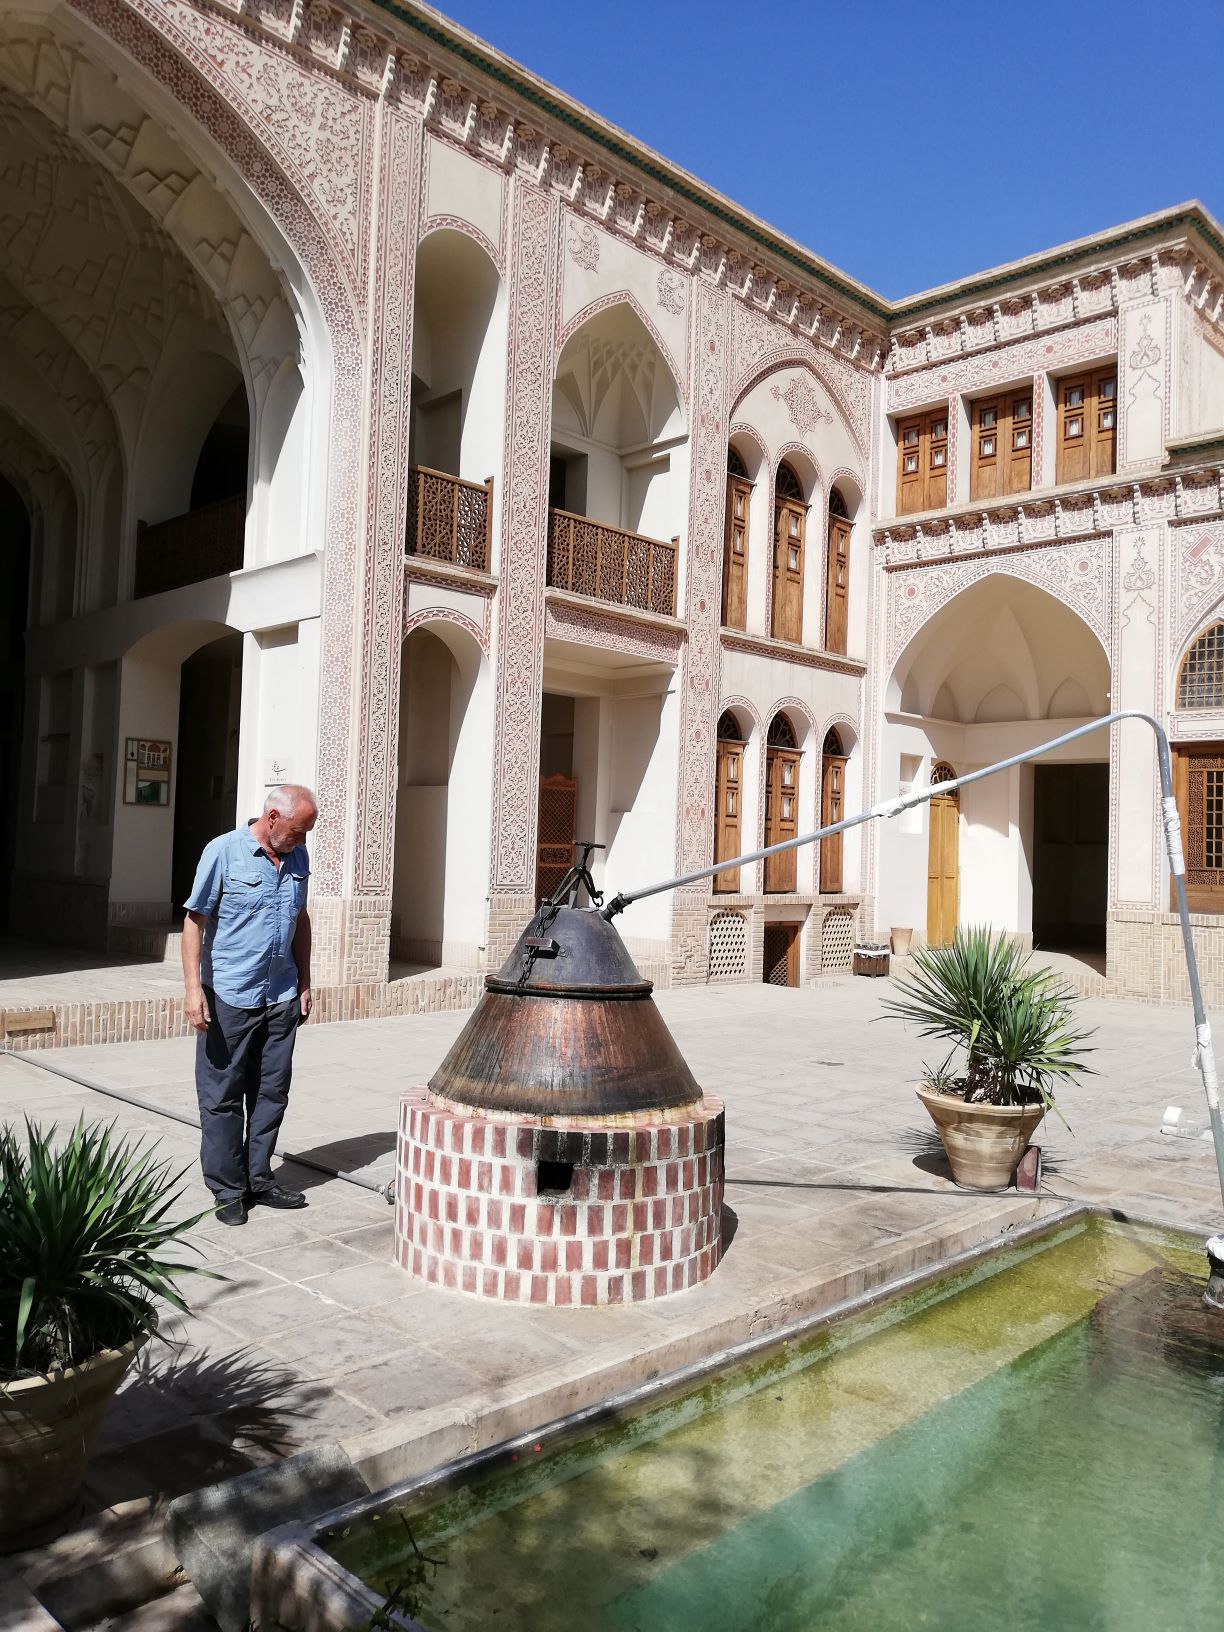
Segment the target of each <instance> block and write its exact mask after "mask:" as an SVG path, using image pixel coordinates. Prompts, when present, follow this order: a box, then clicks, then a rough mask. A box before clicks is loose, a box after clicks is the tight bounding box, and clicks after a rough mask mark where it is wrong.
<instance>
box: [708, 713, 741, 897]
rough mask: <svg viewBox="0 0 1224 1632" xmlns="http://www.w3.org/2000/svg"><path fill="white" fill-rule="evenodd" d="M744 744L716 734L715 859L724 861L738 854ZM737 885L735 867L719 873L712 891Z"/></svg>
mask: <svg viewBox="0 0 1224 1632" xmlns="http://www.w3.org/2000/svg"><path fill="white" fill-rule="evenodd" d="M743 782H744V745H743V743H742V742H733V741H730V740H729V739H726V738H723V737H722V736H720V737H719V741H718V768H717V773H716V776H715V785H714V800H715V803H714V860H715V861H726V860H727V859H728V857H730V856H738V855H740V854H741V852H742V849H743V846H742V845H741V844H740V809H741V805H742V800H743ZM739 887H740V873H739V868H738V867H732V868H729V869H728V870H727V872H725V873H719V874H718V875H717V876H716V878H715V880H714V891H715V893H716V894H719V895H722V894H726V893H728V892H730V893H735V892H736V891H737V890H738V889H739Z"/></svg>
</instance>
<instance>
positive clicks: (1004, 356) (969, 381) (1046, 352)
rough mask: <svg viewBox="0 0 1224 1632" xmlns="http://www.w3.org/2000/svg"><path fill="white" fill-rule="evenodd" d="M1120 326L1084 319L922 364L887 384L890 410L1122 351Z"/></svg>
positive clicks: (1113, 320) (1105, 320)
mask: <svg viewBox="0 0 1224 1632" xmlns="http://www.w3.org/2000/svg"><path fill="white" fill-rule="evenodd" d="M1117 344H1118V324H1117V319H1116V318H1114V317H1113V316H1110V317H1103V318H1099V319H1098V320H1097V321H1096V322H1094V323H1085V324H1083V325H1082V326H1081V327H1080V328H1078V329H1069V330H1067V331H1066V332H1065V333H1063V334H1057V335H1051V336H1050V337H1049V338H1046V337H1045V336H1044V335H1038V336H1034V337H1033V338H1032V339H1030V340H1017V341H1013V342H1012V344H1011V345H1006V346H1000V347H998V348H997V349H996V350H993V351H986V352H981V353H978V354H977V355H975V356H972V357H963V358H961V359H960V360H959V361H957V362H954V363H947V364H945V365H943V366H940V365H935V366H933V367H931V368H920V369H917V370H915V371H914V372H913V373H907V374H904V375H901V376H900V377H897V376H895V375H894V376H892V377H890V379H889V382H888V406H889V408H891V409H900V408H913V407H920V406H921V405H922V404H923V403H926V402H929V401H931V400H932V398H933V397H936V396H939V395H941V394H942V393H943V392H945V391H948V392H953V391H964V390H977V389H978V388H980V387H984V386H988V385H990V384H991V383H992V381H994V380H998V381H1000V382H1001V383H1006V382H1008V381H1012V380H1016V379H1018V378H1020V377H1021V376H1022V375H1025V374H1036V373H1038V372H1039V371H1041V370H1043V369H1049V368H1061V367H1063V365H1064V364H1066V363H1074V362H1079V361H1080V360H1081V359H1083V358H1092V357H1098V356H1104V355H1106V354H1108V353H1109V352H1111V351H1114V350H1116V349H1117Z"/></svg>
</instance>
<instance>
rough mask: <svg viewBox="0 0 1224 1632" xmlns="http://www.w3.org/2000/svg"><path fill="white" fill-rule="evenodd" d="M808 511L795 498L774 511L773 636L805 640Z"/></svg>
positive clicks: (782, 501)
mask: <svg viewBox="0 0 1224 1632" xmlns="http://www.w3.org/2000/svg"><path fill="white" fill-rule="evenodd" d="M806 524H807V510H806V508H805V506H804V505H802V504H800V503H798V502H797V501H796V500H794V499H780V500H779V501H778V503H777V505H776V507H775V511H774V562H773V567H774V581H773V636H774V639H775V640H789V641H793V642H794V644H795V645H796V646H797V645H799V643H800V642H801V641H802V639H803V535H804V530H805V527H806Z"/></svg>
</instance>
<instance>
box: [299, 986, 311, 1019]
mask: <svg viewBox="0 0 1224 1632" xmlns="http://www.w3.org/2000/svg"><path fill="white" fill-rule="evenodd" d="M298 999H299V1001H300V1002H301V1005H302V1019H303V1020H309V1019H310V1011H311V1009H313V1008H314V998H313V997H311V995H310V987H309V986H303V987H302V989H301V991H300V992H299V993H298Z"/></svg>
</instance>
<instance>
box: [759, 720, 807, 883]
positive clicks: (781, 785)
mask: <svg viewBox="0 0 1224 1632" xmlns="http://www.w3.org/2000/svg"><path fill="white" fill-rule="evenodd" d="M783 734H785V735H786V736H787V737H789V739H790V742H789V745H788V744H786V743H784V742H783V741H782V740H781V739H782V736H783ZM768 737H769V738H773V739H775V740H773V741H769V740H768V739H767V743H766V750H765V843H766V844H767V845H770V844H781V843H782V842H783V841H784V840H785V839H793V838H797V837H798V834H799V777H800V761H801V759H802V757H803V756H802V754H801V752H800V750H799V747H798V741H799V739H798V737H797V735H796V733H795V728H794V726H793V725H792V723H791V721H790V719H789V717H788V716H786V715H780V714H775V716H774V718H773V720H772V721H771V723H770V728H769V733H768ZM787 794H789V795H790V797H791V814H790V816H789V817H787V816H784V815H783V812H782V800H783V798H784V796H785V795H787ZM797 880H798V867H797V855H796V852H795V851H794V850H787V851H784V852H783V854H782V855H780V856H766V858H765V894H766V895H793V894H794V892H795V890H796V888H797V887H798V885H797Z"/></svg>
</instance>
